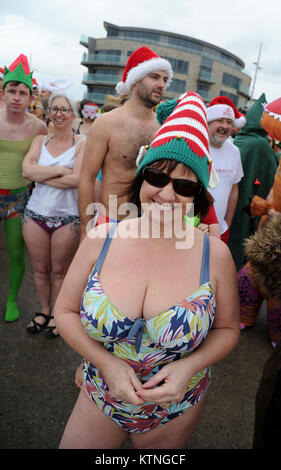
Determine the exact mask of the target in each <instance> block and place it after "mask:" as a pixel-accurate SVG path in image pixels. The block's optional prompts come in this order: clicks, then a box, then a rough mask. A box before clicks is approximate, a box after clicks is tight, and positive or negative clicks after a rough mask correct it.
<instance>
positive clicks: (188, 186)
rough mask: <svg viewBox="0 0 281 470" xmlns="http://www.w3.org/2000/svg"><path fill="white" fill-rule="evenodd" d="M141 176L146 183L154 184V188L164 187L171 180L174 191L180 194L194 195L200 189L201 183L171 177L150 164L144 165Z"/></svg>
mask: <svg viewBox="0 0 281 470" xmlns="http://www.w3.org/2000/svg"><path fill="white" fill-rule="evenodd" d="M142 176H143V179H144V180H145V181H146V182H147V183H149V184H151V185H152V186H155V187H156V188H164V187H165V186H167V184H169V182H170V181H172V183H173V188H174V191H175V193H177V194H179V195H180V196H184V197H191V196H196V195H198V194H200V192H201V191H202V184H201V183H197V182H196V181H191V180H185V179H177V178H176V179H175V178H171V177H170V176H168V175H166V173H163V171H161V170H157V168H153V167H152V166H146V167H145V168H144V169H143V170H142Z"/></svg>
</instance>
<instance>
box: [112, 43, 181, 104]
mask: <svg viewBox="0 0 281 470" xmlns="http://www.w3.org/2000/svg"><path fill="white" fill-rule="evenodd" d="M156 70H165V72H167V74H168V81H167V84H166V87H168V86H169V85H170V83H171V81H172V78H173V70H172V66H171V64H170V62H169V61H168V60H166V59H163V58H162V57H160V56H159V55H157V54H155V52H153V51H152V50H151V49H149V48H148V47H145V46H143V47H140V48H139V49H137V50H136V51H135V52H133V54H131V55H130V57H129V59H128V61H127V64H126V67H125V70H124V73H123V77H122V81H121V82H118V83H117V85H116V88H115V89H116V92H117V93H118V95H127V94H128V93H129V92H130V91H131V87H132V85H134V84H135V83H136V82H138V81H140V80H142V79H143V78H144V77H145V76H146V75H147V74H148V73H150V72H154V71H156Z"/></svg>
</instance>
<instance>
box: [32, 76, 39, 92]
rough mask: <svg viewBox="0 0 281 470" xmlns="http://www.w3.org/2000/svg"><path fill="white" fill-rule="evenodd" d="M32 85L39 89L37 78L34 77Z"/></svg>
mask: <svg viewBox="0 0 281 470" xmlns="http://www.w3.org/2000/svg"><path fill="white" fill-rule="evenodd" d="M32 86H33V88H37V89H38V90H39V85H38V83H37V80H36V78H33V79H32Z"/></svg>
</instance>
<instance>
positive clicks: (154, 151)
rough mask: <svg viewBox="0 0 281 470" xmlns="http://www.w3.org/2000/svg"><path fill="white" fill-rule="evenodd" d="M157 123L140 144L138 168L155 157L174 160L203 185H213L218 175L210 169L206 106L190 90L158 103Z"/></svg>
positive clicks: (155, 159)
mask: <svg viewBox="0 0 281 470" xmlns="http://www.w3.org/2000/svg"><path fill="white" fill-rule="evenodd" d="M157 119H158V121H159V123H160V124H162V125H161V127H160V129H159V130H158V132H157V133H156V134H155V136H154V138H153V141H152V143H151V144H150V145H149V146H145V148H144V147H143V148H142V149H141V151H140V153H139V156H138V159H137V164H138V163H139V167H138V169H137V172H136V173H139V172H140V171H141V169H142V168H143V167H144V166H146V165H150V164H151V163H153V162H155V161H158V160H166V159H168V160H176V161H178V162H179V163H182V164H183V165H186V166H188V167H189V168H190V169H191V170H192V171H193V172H194V173H195V174H196V176H197V178H198V180H199V181H200V182H201V183H202V184H203V185H204V186H205V188H207V187H208V185H209V186H211V187H213V186H214V185H215V186H216V185H217V183H218V177H217V175H216V173H215V172H214V170H213V169H212V161H211V159H210V153H209V131H208V125H207V115H206V107H205V104H204V101H203V100H202V98H201V96H199V95H198V94H197V93H194V92H188V93H185V94H183V95H181V96H180V97H179V98H178V99H173V100H169V101H165V102H164V103H161V104H160V105H159V106H158V108H157Z"/></svg>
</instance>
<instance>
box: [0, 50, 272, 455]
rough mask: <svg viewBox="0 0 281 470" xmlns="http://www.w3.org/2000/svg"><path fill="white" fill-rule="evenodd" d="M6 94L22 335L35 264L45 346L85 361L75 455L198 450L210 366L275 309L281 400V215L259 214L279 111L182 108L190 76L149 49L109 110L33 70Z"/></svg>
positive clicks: (4, 130)
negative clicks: (180, 79)
mask: <svg viewBox="0 0 281 470" xmlns="http://www.w3.org/2000/svg"><path fill="white" fill-rule="evenodd" d="M0 77H1V82H2V83H1V88H2V90H1V93H0V222H1V221H3V223H4V228H5V233H6V236H7V247H8V256H9V292H8V293H7V301H6V309H5V321H6V322H14V321H16V320H18V319H19V317H20V306H19V305H18V302H17V299H18V292H19V289H20V286H21V283H22V280H23V277H24V273H25V247H26V249H27V251H28V253H29V256H30V259H31V264H32V268H33V274H34V283H35V287H36V292H37V295H38V300H39V303H40V310H39V311H38V312H34V314H33V317H32V318H30V321H29V323H28V324H27V325H26V330H27V333H30V334H32V335H37V334H39V333H40V332H43V334H44V335H45V337H46V338H48V339H54V338H56V337H58V336H61V337H62V338H63V339H64V340H65V341H66V342H67V343H68V344H69V345H70V346H71V347H72V348H73V349H74V350H75V351H77V352H78V353H79V355H81V366H80V367H79V368H78V369H77V371H76V373H75V382H76V385H77V386H78V387H79V388H80V389H81V390H80V393H79V397H78V399H77V402H76V404H75V406H74V409H73V412H72V414H71V416H70V418H69V421H68V423H67V425H66V428H65V431H64V434H63V436H62V439H61V443H60V448H64V449H66V448H120V447H121V446H122V444H123V442H124V440H125V439H126V437H127V436H128V435H130V438H131V443H132V445H133V447H135V448H153V449H159V448H164V449H167V448H174V449H176V448H178V449H180V448H184V446H185V445H186V444H187V442H188V439H189V437H190V436H191V435H192V433H193V432H194V430H195V429H196V427H197V425H198V423H199V421H200V418H201V416H202V412H203V408H204V402H205V398H206V392H207V389H208V387H209V383H210V367H211V366H212V364H214V363H215V362H217V361H219V360H221V359H223V358H224V357H226V356H227V355H228V354H229V353H230V352H231V351H232V350H233V349H234V348H235V347H236V345H237V343H238V341H239V336H240V331H241V330H244V329H245V328H247V327H253V326H254V324H255V322H256V319H257V316H258V313H259V310H260V308H261V304H262V301H263V300H264V299H267V300H268V305H269V307H268V323H269V339H270V341H271V344H272V347H273V348H274V351H273V354H274V358H275V360H274V365H275V369H274V372H272V375H273V376H274V378H275V379H274V380H273V381H272V384H271V385H272V386H271V392H270V393H271V394H274V393H275V392H276V387H277V385H278V383H279V382H280V380H279V382H278V380H277V378H278V377H279V376H278V373H279V369H280V363H278V361H277V360H276V357H280V356H278V353H279V350H280V347H281V346H280V345H281V341H280V338H281V303H280V299H279V298H276V296H275V294H274V292H275V291H274V292H273V291H271V292H269V293H268V292H267V290H268V289H266V288H267V283H266V282H264V281H263V280H262V281H261V280H260V279H261V277H259V278H258V276H257V275H256V273H257V271H258V270H257V268H256V265H257V264H258V262H255V261H256V260H257V258H259V260H260V258H261V257H260V252H261V251H264V250H263V248H261V242H260V239H262V240H263V241H264V240H269V241H270V242H269V243H271V245H270V246H271V250H270V251H269V250H268V256H269V257H270V264H271V265H273V266H274V269H271V271H269V269H268V271H267V273H268V278H270V280H271V281H272V283H274V281H275V277H274V276H276V275H277V276H278V275H279V271H278V268H279V265H280V264H281V260H280V257H279V255H278V253H279V252H280V244H279V243H278V240H279V239H278V237H277V236H276V231H277V230H278V227H279V224H280V222H279V220H280V219H279V215H278V214H279V213H280V212H278V210H276V208H275V209H274V205H273V204H272V205H271V206H270V210H269V212H268V213H267V215H266V217H267V220H266V221H265V222H264V224H263V226H262V228H260V225H259V223H260V217H259V215H256V216H253V215H252V214H249V210H250V209H248V212H247V210H246V209H247V208H246V207H245V206H246V205H247V204H250V203H251V198H253V196H254V195H256V196H260V197H261V198H267V199H268V201H270V200H271V199H270V198H272V197H273V196H272V194H273V193H272V191H273V190H272V188H273V186H274V181H275V175H276V173H277V167H278V161H279V160H278V159H279V153H278V150H279V149H278V148H276V147H275V146H276V144H277V143H278V142H277V139H276V133H275V134H274V137H272V135H271V133H270V132H269V131H268V129H267V130H265V129H264V128H263V127H262V121H261V118H262V115H263V112H264V109H265V108H264V104H265V102H266V99H265V96H264V95H263V96H262V97H260V99H259V100H257V101H256V102H255V104H254V105H252V106H251V107H250V108H249V109H248V110H243V112H242V111H241V110H240V111H239V110H238V109H237V108H236V106H235V104H234V103H233V102H232V101H231V100H230V99H229V98H228V97H226V96H219V97H217V98H215V99H214V100H213V101H211V102H210V103H208V104H207V105H206V103H204V101H203V99H202V98H201V97H200V96H199V95H198V94H197V93H195V92H193V91H187V92H186V93H184V94H183V95H181V96H180V97H178V98H175V99H173V100H168V101H165V100H164V99H163V95H164V92H165V89H166V88H167V87H168V86H169V84H170V83H171V81H172V78H173V70H172V67H171V64H170V62H169V61H168V60H167V59H164V58H162V57H159V56H158V55H157V54H155V53H154V52H153V51H152V50H150V49H149V48H147V47H141V48H139V49H137V50H136V51H135V52H133V53H132V54H131V56H130V57H129V59H128V61H127V64H126V67H125V70H124V73H123V77H122V80H121V81H120V82H119V83H117V85H116V95H117V96H112V97H109V99H108V102H107V103H106V104H105V105H104V106H103V107H102V108H101V109H99V108H98V106H97V105H96V104H95V103H94V102H92V101H91V100H82V101H81V102H78V103H76V102H75V101H73V99H72V98H71V97H70V93H69V89H70V88H71V82H70V81H69V80H68V79H66V78H59V79H55V80H51V81H49V82H48V83H44V84H42V86H41V87H40V86H39V85H38V83H37V81H36V79H35V78H34V77H33V75H32V72H31V71H30V68H29V64H28V60H27V58H26V56H25V55H23V54H21V55H20V56H19V57H18V58H17V59H16V60H15V61H14V62H13V63H12V64H11V65H9V66H8V67H5V68H3V69H0ZM245 111H246V113H245ZM271 113H272V111H271ZM274 113H275V114H276V115H277V114H278V109H276V108H274ZM279 114H280V115H281V107H280V113H279ZM280 121H281V119H280ZM270 138H271V140H270ZM280 140H281V131H280ZM275 194H276V190H275ZM259 230H263V232H259ZM257 233H258V236H257ZM259 233H263V235H262V236H260V235H259ZM273 233H274V236H273ZM155 234H156V235H155ZM249 237H250V238H249ZM251 237H252V238H251ZM253 237H255V238H253ZM249 239H250V242H251V249H250V248H248V250H247V249H246V248H245V244H246V243H247V241H249ZM253 246H254V247H255V249H253ZM253 252H255V256H253V255H252V253H253ZM248 254H249V258H248V257H247V256H248ZM249 260H250V261H249ZM249 263H250V264H249ZM259 263H260V264H261V262H260V261H259ZM262 263H263V264H262V267H261V268H260V269H261V270H262V269H263V267H264V266H265V264H264V262H262ZM264 269H265V268H264ZM254 287H256V289H258V293H259V296H258V297H257V295H256V294H253V288H254ZM275 290H276V291H277V289H275ZM255 295H256V296H255ZM277 297H278V296H277ZM252 301H253V302H252ZM251 302H252V303H253V306H252V304H251ZM270 309H271V310H270ZM159 312H160V313H159ZM253 312H254V313H253ZM271 363H272V361H271V362H270V364H271ZM278 364H279V366H278ZM278 367H279V369H278ZM265 370H266V371H267V370H268V368H266V367H265ZM262 387H263V383H261V388H262ZM259 395H261V391H260V393H259ZM267 396H268V400H267V402H266V404H263V405H260V406H259V408H258V410H259V416H260V415H261V413H262V416H263V419H257V420H256V429H255V443H257V442H258V439H257V436H258V435H259V436H260V435H261V436H263V429H264V426H265V423H266V425H267V428H266V429H267V436H268V435H269V433H270V425H271V424H270V423H271V421H272V419H273V418H272V416H274V413H272V409H271V415H270V418H268V416H269V415H267V414H266V413H267V408H268V409H270V403H272V402H270V394H268V395H267ZM261 408H262V411H261ZM78 429H79V432H78V431H77V430H78ZM269 441H270V443H272V439H270V440H269V439H267V440H266V441H265V440H264V439H263V437H262V438H260V439H259V444H255V445H256V446H257V447H263V446H265V442H266V443H267V445H270V443H269Z"/></svg>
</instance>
